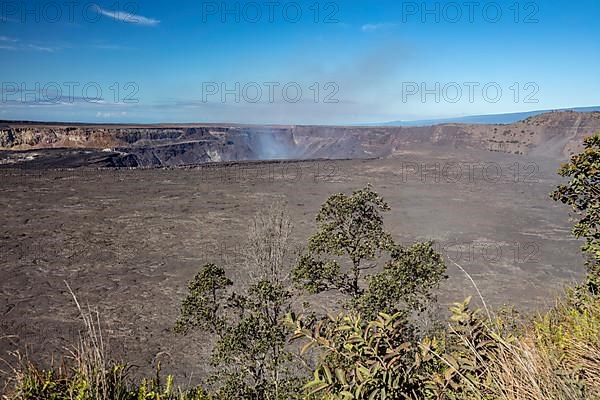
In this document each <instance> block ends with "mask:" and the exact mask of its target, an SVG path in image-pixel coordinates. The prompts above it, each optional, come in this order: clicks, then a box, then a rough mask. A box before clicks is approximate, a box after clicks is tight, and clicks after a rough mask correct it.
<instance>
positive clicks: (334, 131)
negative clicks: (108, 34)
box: [0, 113, 600, 382]
mask: <svg viewBox="0 0 600 400" xmlns="http://www.w3.org/2000/svg"><path fill="white" fill-rule="evenodd" d="M551 116H552V115H551ZM537 118H540V117H537ZM544 118H547V119H546V120H544V119H541V120H540V119H538V120H536V121H537V123H541V122H540V121H542V122H544V123H543V124H542V125H535V124H536V121H533V122H532V121H530V122H525V123H520V124H521V125H520V126H521V127H522V129H519V130H518V132H519V134H520V132H521V131H524V132H525V133H523V134H520V135H524V136H523V137H521V136H519V138H518V139H510V140H508V139H502V140H504V143H506V142H507V141H509V142H510V141H514V140H517V141H518V142H519V143H512V144H514V145H518V146H520V147H518V149H519V150H516V149H517V148H516V147H515V148H514V149H512V148H511V149H509V150H514V151H512V153H515V152H519V153H523V154H511V153H507V152H501V151H489V148H488V147H486V146H488V145H489V143H490V142H489V141H487V139H486V140H485V141H482V139H481V138H482V137H485V138H490V139H492V138H493V137H494V135H500V137H502V135H503V131H507V130H508V129H509V128H506V127H503V126H487V127H485V126H479V127H477V128H476V130H473V131H469V132H470V133H469V134H468V135H467V134H466V133H464V132H465V129H466V128H464V127H459V128H456V127H455V128H451V127H446V128H439V127H437V128H436V127H432V128H428V129H429V130H424V131H416V132H415V131H408V132H406V131H402V132H401V133H398V132H396V133H394V132H392V133H390V132H389V131H387V130H386V129H388V128H385V129H384V128H381V129H383V130H378V128H374V129H372V130H367V129H368V128H336V127H332V128H322V129H321V130H320V131H319V134H318V135H316V136H310V135H309V134H304V135H302V134H300V133H299V132H300V131H301V130H302V129H308V128H298V127H296V128H279V129H283V130H284V131H285V130H287V129H290V130H292V131H293V135H292V136H286V135H283V136H282V137H277V140H280V141H281V143H282V146H283V145H285V147H284V149H286V150H285V151H288V150H287V149H290V148H291V149H302V150H303V151H304V153H303V154H297V153H294V154H293V155H292V154H288V155H289V156H290V157H289V158H294V157H301V156H306V155H307V154H308V153H306V152H310V156H311V157H321V156H322V155H326V154H325V153H327V154H329V155H333V154H337V155H338V156H339V157H338V158H354V157H360V158H362V159H360V158H359V159H348V160H313V161H311V160H301V161H286V162H280V161H262V162H240V161H235V162H233V161H232V162H230V163H211V164H202V165H196V166H191V167H186V168H172V167H171V168H150V169H139V168H121V169H119V168H100V169H98V168H96V167H98V166H102V167H108V166H110V162H109V161H107V160H110V159H111V157H116V158H118V157H117V156H114V155H113V154H117V153H116V152H114V151H112V150H111V151H104V152H103V150H104V146H106V147H107V148H108V147H110V148H111V149H112V148H115V147H117V146H114V145H115V144H116V143H117V142H118V141H123V140H125V139H123V137H118V138H115V137H113V136H112V135H113V133H110V134H109V133H106V132H104V133H101V132H98V128H86V129H90V130H93V129H95V130H94V131H93V132H92V131H90V132H88V134H87V135H88V136H86V137H88V139H85V138H84V136H85V135H84V136H81V135H80V134H79V133H78V134H77V135H76V136H73V137H71V138H72V139H73V140H72V142H73V143H75V144H76V145H74V146H71V147H70V148H66V149H65V148H64V146H65V143H66V142H65V140H67V138H68V137H69V135H67V136H61V135H63V133H64V132H66V129H67V128H65V127H62V128H60V130H57V128H56V127H52V126H46V127H45V128H43V129H40V128H32V127H29V128H19V129H23V131H18V132H20V133H18V132H17V131H16V130H15V129H16V128H14V127H13V128H4V132H7V131H11V132H12V133H11V134H10V135H8V134H5V136H4V142H3V143H4V144H3V146H4V147H5V148H6V149H7V150H5V151H4V152H3V153H2V159H3V160H4V163H3V164H2V165H1V166H0V206H1V207H2V209H3V212H2V214H1V217H0V222H1V223H0V246H1V248H2V253H1V256H0V313H1V314H2V317H1V319H0V337H2V339H0V353H1V354H3V355H5V354H6V352H7V351H12V350H20V351H22V352H23V351H25V350H27V352H28V353H29V354H30V355H32V356H33V357H34V358H41V359H44V360H46V361H49V360H50V357H51V356H52V354H53V352H54V353H56V354H58V353H59V352H62V350H63V348H64V346H69V345H70V344H71V343H72V342H73V340H74V339H75V338H76V337H77V332H78V330H79V329H81V324H80V322H79V320H78V315H77V310H76V308H75V305H74V304H73V301H72V299H71V297H70V295H69V294H68V292H67V290H66V286H65V283H64V281H67V282H68V283H69V284H70V285H71V287H72V288H73V290H74V291H75V292H76V294H77V295H78V296H79V299H80V301H81V302H83V303H84V304H85V303H89V304H90V305H92V306H93V307H97V308H98V310H99V312H100V315H101V319H102V320H103V321H104V322H105V327H106V331H105V333H106V335H107V336H109V337H110V342H111V348H112V349H113V355H114V356H115V357H118V358H124V359H126V360H127V361H129V362H131V363H133V364H135V365H137V366H139V368H140V369H141V370H143V371H145V372H148V371H152V368H153V367H152V364H153V363H155V362H156V361H157V360H160V361H162V363H163V371H164V372H165V373H169V372H172V373H175V375H176V377H177V378H178V379H180V382H188V380H191V381H192V382H197V381H198V380H199V379H200V378H201V377H202V376H203V375H204V374H205V372H206V362H204V361H202V360H206V357H207V354H208V352H209V350H210V348H209V346H203V343H204V344H206V340H207V339H206V338H203V337H199V336H196V337H180V336H176V335H174V334H173V332H172V330H171V328H172V326H173V324H174V322H175V319H176V318H177V314H178V309H179V303H180V301H181V299H182V298H183V296H184V294H185V291H186V284H187V282H188V280H190V279H191V278H192V277H193V276H194V274H195V273H196V271H197V270H198V268H199V267H200V266H201V265H202V264H204V263H208V262H215V263H218V264H222V265H224V266H225V267H226V269H227V270H228V271H229V272H230V273H231V275H232V276H233V277H234V280H235V281H237V282H242V283H241V284H243V282H246V281H247V280H248V277H249V275H250V271H247V270H245V268H244V263H243V262H242V260H240V257H239V253H240V246H243V243H244V238H245V235H246V228H247V226H248V223H249V221H250V219H251V218H252V215H253V214H254V213H256V212H257V211H260V210H263V209H265V208H266V207H267V206H268V205H269V204H270V203H271V202H273V201H275V200H278V199H283V200H285V201H286V202H287V205H288V207H289V211H290V213H291V216H292V220H293V221H294V222H295V229H294V234H293V243H294V245H295V246H301V245H303V244H305V243H306V239H307V237H308V235H309V234H310V233H311V232H312V231H313V230H314V226H315V224H314V216H315V214H316V212H317V210H318V208H319V206H320V205H321V204H322V203H323V202H324V201H325V200H326V199H327V197H328V196H329V195H330V194H332V193H334V192H341V191H343V192H349V191H351V190H353V189H356V188H360V187H362V186H364V185H365V184H367V183H371V184H372V185H373V187H374V188H375V190H377V191H378V192H379V193H380V194H381V195H382V196H383V197H384V198H385V199H386V200H387V201H388V202H389V204H390V206H391V207H392V211H391V212H389V213H387V214H386V216H385V222H386V226H387V228H388V229H389V231H391V233H392V234H393V235H394V237H395V239H396V240H397V241H398V242H402V243H407V244H408V243H412V242H414V241H419V240H427V239H433V240H435V241H436V243H437V244H438V246H439V249H440V251H442V252H443V253H444V255H445V256H446V257H450V258H452V259H453V260H455V261H457V262H458V263H459V264H460V265H461V266H463V267H464V268H465V269H466V270H467V271H468V272H469V273H470V274H471V275H472V276H473V278H474V280H475V281H476V282H477V284H478V286H479V288H480V289H481V291H482V293H483V295H484V296H485V298H486V300H487V301H488V302H489V303H490V304H492V305H494V306H500V305H502V304H504V303H510V304H515V305H516V306H517V307H519V308H520V309H522V310H529V311H531V310H535V309H537V308H540V307H544V306H547V305H548V304H550V303H552V301H553V297H554V296H555V295H557V294H558V293H559V292H560V290H561V288H562V287H563V285H564V284H566V283H571V282H573V281H576V280H578V279H581V278H582V276H583V273H584V267H583V260H582V259H581V256H580V251H579V247H580V245H581V243H580V242H579V241H577V240H574V239H573V238H572V236H571V235H570V226H571V222H570V221H569V213H568V210H567V209H566V207H565V206H563V205H561V204H557V203H555V202H553V201H552V200H551V199H550V198H549V197H548V194H549V193H550V192H551V191H552V190H553V189H554V187H555V186H556V185H557V184H558V183H559V182H561V178H560V177H558V176H557V175H556V169H557V168H558V166H559V164H560V162H561V161H564V160H565V159H566V157H567V154H568V153H569V152H571V151H572V149H576V148H577V146H578V142H577V141H578V140H579V138H581V137H583V136H584V135H586V134H591V133H593V131H594V129H596V128H597V127H596V126H594V124H596V121H598V120H600V118H598V117H597V116H595V115H594V114H589V115H588V114H585V115H571V114H570V113H567V115H566V117H565V118H566V119H561V120H560V121H558V120H556V117H555V116H552V118H550V119H548V118H549V117H547V116H546V117H544ZM526 126H527V127H528V128H527V127H526ZM536 126H537V128H534V127H536ZM76 129H81V128H76ZM111 129H113V128H111ZM123 129H134V128H130V127H129V128H123ZM135 129H137V128H135ZM140 129H141V128H140ZM144 129H146V128H144ZM156 129H158V128H156ZM163 129H164V128H163ZM182 129H183V128H182ZM185 129H198V128H185ZM207 129H212V130H213V133H211V136H215V135H216V133H214V132H216V131H214V130H215V129H216V130H219V129H234V130H235V129H245V128H239V127H238V128H218V129H217V128H215V127H210V128H207ZM311 129H313V130H314V132H317V130H316V128H314V127H313V128H311ZM343 129H345V130H346V132H345V133H344V132H342V131H341V130H343ZM390 129H398V128H390ZM469 129H475V128H469ZM494 129H497V131H496V132H499V133H496V134H494ZM510 129H512V132H515V129H514V128H510ZM528 129H531V130H533V131H534V134H533V135H531V134H530V133H529V131H528ZM24 130H28V132H30V133H28V134H27V135H29V136H27V135H26V134H25V133H24ZM52 130H54V136H52V135H50V133H49V132H51V131H52ZM265 130H267V128H265ZM561 130H564V131H565V133H563V134H562V136H560V133H559V132H561ZM599 130H600V129H599ZM268 131H270V132H272V131H274V128H268ZM484 131H485V132H484ZM16 132H17V133H16ZM78 132H79V131H78ZM111 132H112V131H111ZM236 132H237V131H236ZM357 132H358V133H357ZM452 132H454V136H452ZM477 132H480V133H477ZM536 132H537V133H536ZM42 133H43V134H42ZM130 133H131V132H130ZM238 133H239V132H237V133H235V134H233V133H231V132H229V133H227V134H225V136H224V137H223V138H221V139H218V138H217V139H214V138H211V139H206V140H209V141H211V143H212V142H218V145H216V144H215V145H214V146H216V147H210V146H209V147H206V146H205V147H202V146H200V145H194V146H198V147H197V149H203V150H202V151H200V150H198V153H195V154H200V155H202V154H205V155H206V154H209V152H210V151H212V150H214V149H219V148H221V147H219V146H224V147H223V148H226V147H227V146H230V147H232V151H233V148H235V149H236V150H234V151H233V152H230V153H228V152H224V151H223V152H221V153H217V154H218V155H219V156H220V157H221V159H222V160H223V161H226V158H227V157H225V156H224V155H226V154H229V155H232V154H234V153H235V152H239V153H236V154H246V153H243V151H242V150H243V149H244V146H241V145H240V146H238V145H237V144H233V145H228V144H227V142H228V141H231V140H235V137H236V135H237V134H238ZM484 133H485V135H484ZM122 134H124V133H123V132H122ZM171 134H172V135H173V136H176V137H177V138H179V139H180V136H178V135H180V134H181V132H171V133H168V132H164V131H161V132H160V135H159V136H160V137H159V138H154V139H152V141H153V143H152V146H150V145H144V146H145V147H144V146H141V145H140V146H139V147H136V146H130V147H128V148H127V149H128V150H127V151H122V152H123V153H128V154H132V153H134V157H135V158H132V159H131V164H132V165H130V166H133V164H137V163H139V160H141V159H143V160H152V159H153V158H152V157H158V158H160V159H161V160H164V159H169V158H168V157H167V155H168V154H170V153H169V152H171V151H174V150H173V146H175V147H177V146H183V148H185V143H183V142H181V141H180V142H178V143H177V144H164V145H165V146H167V147H169V148H170V149H169V151H168V152H167V151H164V149H160V147H161V145H157V144H156V141H157V140H164V141H165V142H168V140H167V139H166V138H165V137H166V136H168V135H171ZM144 135H145V136H144V137H145V138H146V139H139V140H150V139H148V136H152V135H154V133H152V134H151V133H150V132H146V133H145V134H144ZM186 135H188V136H191V135H197V136H196V139H194V140H196V142H194V143H201V141H202V140H205V139H202V137H204V136H205V135H206V133H205V132H196V133H192V132H187V133H186ZM423 135H425V136H423ZM26 136H27V137H26ZM242 136H244V135H242ZM508 136H509V134H508V133H507V134H506V137H508ZM91 137H93V138H94V141H95V143H97V144H98V146H97V147H96V146H91V147H85V146H83V145H86V143H88V142H85V140H88V141H89V140H91V139H89V138H91ZM232 137H233V139H232ZM496 137H498V136H496ZM525 137H528V138H530V139H528V140H529V142H527V144H523V143H525V142H524V138H525ZM35 138H38V139H40V140H41V141H40V142H38V143H37V145H35V146H33V145H31V143H33V142H35V141H36V140H37V139H35ZM52 138H54V139H52ZM99 138H103V139H102V140H105V142H102V143H100V139H99ZM290 138H292V139H293V140H294V142H293V146H292V145H291V142H289V140H291V139H290ZM424 138H426V139H424ZM474 138H475V139H474ZM531 138H534V139H531ZM8 139H10V140H8ZM84 139H85V140H84ZM179 139H178V140H179ZM52 140H56V142H52ZM127 140H129V139H127ZM169 140H170V139H169ZM244 140H247V142H245V143H247V144H248V146H247V149H249V150H248V151H249V153H248V154H249V155H248V154H246V155H248V157H247V158H252V157H255V156H256V153H255V152H256V151H257V150H256V149H257V148H260V147H261V146H262V147H264V146H265V143H262V144H258V145H256V143H254V142H252V141H253V140H258V141H259V142H260V140H261V139H256V138H253V137H252V135H250V136H248V135H246V139H244ZM492 140H497V139H492ZM32 141H33V142H32ZM80 141H83V142H80ZM9 142H10V143H12V144H11V146H8V143H9ZM42 142H43V143H44V145H43V146H42V145H40V143H42ZM136 142H137V139H136ZM16 143H20V144H18V145H16ZM26 143H29V144H26ZM286 143H287V144H286ZM494 143H495V142H494ZM80 144H83V145H81V146H80ZM512 144H511V145H512ZM55 145H56V146H55ZM27 146H29V148H28V147H27ZM61 146H62V148H58V147H61ZM111 146H112V147H111ZM211 146H212V145H211ZM48 147H56V148H55V149H48ZM124 148H125V147H124ZM26 149H27V151H25V152H23V150H26ZM157 149H158V150H157ZM336 149H339V150H336ZM283 151H284V150H282V149H278V148H277V147H275V148H273V149H272V150H271V152H270V153H269V152H268V151H267V152H265V153H262V154H261V157H262V158H264V159H269V158H283V157H280V154H281V152H283ZM335 151H338V153H334V152H335ZM184 153H187V151H184ZM371 153H372V154H371ZM173 154H175V153H173ZM213 155H214V154H213ZM180 156H181V154H179V155H177V157H180ZM107 157H108V158H107ZM123 157H125V156H123ZM162 157H164V158H162ZM232 157H233V156H232ZM368 157H370V158H368ZM116 158H115V159H116ZM209 158H211V157H210V154H209ZM367 158H368V159H367ZM171 159H173V160H176V159H177V158H171ZM239 159H240V160H243V159H245V158H244V157H239ZM179 160H181V163H182V164H183V163H184V162H183V161H185V164H198V163H199V162H201V161H202V160H201V159H194V158H193V157H191V156H190V158H189V159H183V158H182V159H179ZM190 160H191V161H194V162H188V161H190ZM124 164H126V163H124ZM161 165H163V166H164V161H163V164H161ZM113 166H114V165H113ZM57 167H60V169H56V168H57ZM66 167H79V168H67V169H65V168H66ZM448 270H449V275H450V279H449V280H448V281H447V282H446V283H445V284H444V285H443V287H442V288H441V295H440V299H441V302H442V304H443V305H445V304H448V303H449V302H451V301H461V300H463V299H464V297H466V296H468V295H472V294H475V290H474V288H473V287H472V286H471V284H470V281H469V280H468V279H467V278H466V277H465V275H464V274H463V273H462V272H460V271H459V270H458V269H457V268H456V267H455V266H453V264H451V263H450V262H448ZM331 300H332V298H331V297H330V296H324V297H320V298H315V299H314V301H316V302H318V303H319V304H322V305H323V306H326V305H328V304H330V303H331ZM192 373H193V376H191V375H190V374H192Z"/></svg>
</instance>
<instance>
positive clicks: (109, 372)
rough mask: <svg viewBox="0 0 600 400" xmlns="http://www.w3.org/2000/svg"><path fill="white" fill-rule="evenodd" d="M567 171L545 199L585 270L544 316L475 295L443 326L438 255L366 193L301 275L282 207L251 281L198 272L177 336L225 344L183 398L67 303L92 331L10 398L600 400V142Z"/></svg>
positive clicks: (340, 202) (324, 217)
mask: <svg viewBox="0 0 600 400" xmlns="http://www.w3.org/2000/svg"><path fill="white" fill-rule="evenodd" d="M559 173H560V174H561V175H563V176H565V177H568V178H569V182H568V183H567V184H565V185H561V186H559V187H558V188H557V190H556V191H555V192H554V193H552V195H551V196H552V197H553V198H554V199H555V200H557V201H562V202H563V203H565V204H568V205H570V206H571V207H572V209H573V211H574V212H575V214H576V215H578V218H579V220H578V221H577V223H576V224H575V226H574V229H573V233H574V235H575V236H576V237H580V238H583V239H585V246H584V248H583V252H584V254H585V255H586V266H587V271H588V273H587V277H586V280H585V281H584V282H583V283H582V284H581V285H580V286H577V287H572V288H569V289H567V290H566V291H565V293H564V295H563V296H562V297H561V298H560V299H558V300H557V301H556V304H555V305H554V307H552V308H551V309H550V310H548V311H546V312H544V313H541V314H539V315H536V316H532V317H526V318H522V317H519V316H517V315H516V314H514V313H511V312H508V311H506V310H490V309H488V308H487V306H486V305H485V301H484V300H485V299H483V298H480V299H479V300H480V303H481V304H482V306H483V308H479V307H474V306H473V305H472V304H471V303H472V302H471V299H467V300H465V301H464V302H461V303H457V304H454V305H453V306H452V307H451V308H450V313H451V314H450V318H449V320H448V321H446V322H443V321H439V320H438V319H437V318H436V316H435V315H436V314H435V310H436V296H435V294H436V289H437V287H438V285H439V283H440V282H441V281H442V280H443V279H445V278H446V274H445V265H444V262H443V259H442V257H441V255H440V254H438V253H436V252H435V251H434V247H433V246H432V244H431V243H416V244H414V245H412V246H408V247H403V246H400V245H398V244H396V243H395V242H394V240H393V238H392V236H391V235H390V234H389V233H387V232H386V231H385V229H384V224H383V216H382V214H383V213H385V212H387V211H389V207H388V205H387V204H386V203H385V201H384V199H382V198H381V197H380V196H379V195H378V194H377V193H376V192H374V191H373V189H372V188H371V187H369V186H367V187H366V188H364V189H361V190H357V191H355V192H354V193H352V194H350V195H347V194H335V195H333V196H331V197H330V198H329V199H328V200H327V202H326V203H325V204H324V205H323V206H322V207H321V210H320V211H319V214H318V215H317V219H316V227H317V230H316V232H315V233H314V234H313V235H312V236H311V237H310V238H309V240H308V244H307V246H306V248H305V249H304V250H303V251H302V252H301V253H300V254H299V255H298V256H297V257H296V260H297V261H296V262H295V263H294V265H291V266H290V265H288V262H289V261H288V260H290V259H291V258H292V257H291V255H290V254H289V248H290V244H289V243H288V239H289V237H290V233H291V229H292V222H291V221H290V220H289V218H288V217H287V214H286V212H285V208H284V207H283V206H281V205H274V206H273V207H272V208H271V209H270V210H269V211H268V212H267V213H266V214H264V215H258V216H257V217H256V218H255V219H254V223H253V224H252V225H251V227H250V230H249V238H248V244H249V245H248V250H247V254H246V255H245V259H246V262H247V263H248V264H249V265H248V267H249V269H250V270H252V271H254V272H255V274H254V275H253V276H252V279H251V281H250V282H249V284H247V285H245V286H241V285H234V282H233V281H232V280H231V279H230V278H229V277H228V276H227V274H226V270H225V269H224V268H222V267H220V266H217V265H214V264H209V265H205V266H203V267H202V268H201V269H200V271H199V272H198V274H197V275H196V276H195V277H194V279H193V280H192V281H191V282H190V284H189V286H188V289H189V290H188V294H187V296H186V298H185V299H183V301H182V305H181V309H180V313H179V319H178V321H177V324H176V326H175V327H174V334H184V335H198V338H199V343H200V344H202V337H203V335H204V336H205V335H206V334H207V333H208V334H210V335H212V337H214V338H216V342H215V344H214V347H213V352H212V357H211V360H210V363H211V365H212V367H213V370H214V374H213V376H212V377H210V378H209V379H207V381H206V383H205V385H204V386H203V387H202V388H191V389H187V390H183V389H178V388H177V385H176V383H175V382H174V381H173V378H172V377H170V376H167V377H165V378H164V379H161V376H160V366H158V368H157V374H156V376H154V377H149V378H146V379H141V380H136V379H133V378H130V377H129V376H128V371H129V369H128V367H127V366H126V365H121V364H118V363H114V362H111V361H110V360H108V359H107V354H109V351H108V349H106V348H105V345H104V343H105V341H104V340H103V338H102V330H101V327H100V323H99V322H98V321H99V318H98V315H97V313H96V312H94V311H93V310H90V309H89V308H85V307H81V306H80V305H79V303H78V302H77V299H76V298H75V296H73V297H74V300H75V303H76V305H77V307H79V310H80V313H81V316H82V320H83V322H84V326H85V329H84V330H83V331H82V334H81V339H80V342H79V343H78V345H77V346H76V347H75V348H74V349H73V351H72V353H71V354H70V355H69V357H68V358H67V359H68V360H69V361H68V362H67V363H65V364H64V365H61V366H60V367H58V368H51V369H49V370H44V369H41V368H40V367H38V366H36V365H33V364H32V363H30V362H28V361H27V360H23V359H19V362H18V363H17V365H16V366H15V367H14V368H12V370H11V371H8V372H9V374H10V379H9V382H8V386H7V388H6V393H7V394H6V395H4V398H6V399H49V400H50V399H56V400H62V399H82V400H84V399H85V400H87V399H89V400H100V399H102V400H107V399H124V400H125V399H127V400H129V399H156V400H159V399H180V400H185V399H190V400H191V399H196V400H200V399H203V400H209V399H210V400H221V399H257V400H262V399H265V400H267V399H268V400H279V399H282V400H283V399H314V400H317V399H325V400H333V399H340V400H346V399H347V400H351V399H380V400H384V399H449V400H453V399H457V400H458V399H481V400H483V399H507V400H508V399H510V400H513V399H514V400H520V399H535V400H538V399H539V400H542V399H557V400H558V399H561V400H562V399H565V400H571V399H573V400H583V399H600V289H599V288H600V230H599V227H600V134H596V135H595V136H593V137H591V138H588V139H586V141H585V150H584V151H583V152H582V153H581V154H579V155H576V156H574V157H573V158H572V160H571V162H570V163H569V164H567V165H565V166H563V167H562V168H561V170H560V171H559ZM331 291H335V292H337V293H338V294H339V296H340V298H342V299H344V300H342V301H341V302H340V304H339V305H337V309H338V313H337V314H336V315H327V316H324V315H319V313H318V312H316V311H315V310H314V309H313V307H311V304H310V302H308V303H306V304H304V305H303V306H302V307H300V308H299V309H298V307H297V306H295V304H296V303H295V302H294V300H295V298H296V297H297V296H298V295H301V294H310V295H317V294H319V293H323V292H331ZM477 292H478V291H477Z"/></svg>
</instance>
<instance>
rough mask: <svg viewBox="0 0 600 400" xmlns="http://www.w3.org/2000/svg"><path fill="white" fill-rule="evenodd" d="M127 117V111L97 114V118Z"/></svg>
mask: <svg viewBox="0 0 600 400" xmlns="http://www.w3.org/2000/svg"><path fill="white" fill-rule="evenodd" d="M126 115H127V112H126V111H122V112H120V113H119V112H100V111H98V112H97V113H96V118H115V117H124V116H126Z"/></svg>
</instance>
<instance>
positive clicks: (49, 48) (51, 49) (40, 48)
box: [27, 43, 61, 53]
mask: <svg viewBox="0 0 600 400" xmlns="http://www.w3.org/2000/svg"><path fill="white" fill-rule="evenodd" d="M27 49H29V50H33V51H41V52H44V53H55V52H56V51H58V50H60V49H61V48H60V47H54V46H40V45H37V44H31V43H30V44H28V45H27Z"/></svg>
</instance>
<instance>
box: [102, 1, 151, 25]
mask: <svg viewBox="0 0 600 400" xmlns="http://www.w3.org/2000/svg"><path fill="white" fill-rule="evenodd" d="M95 9H96V11H97V12H98V13H100V14H102V15H104V16H106V17H109V18H112V19H115V20H117V21H121V22H126V23H128V24H136V25H145V26H156V25H158V24H160V21H159V20H157V19H154V18H148V17H144V16H142V15H135V14H131V13H128V12H125V11H111V10H105V9H104V8H101V7H100V6H98V5H95Z"/></svg>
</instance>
